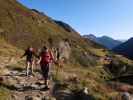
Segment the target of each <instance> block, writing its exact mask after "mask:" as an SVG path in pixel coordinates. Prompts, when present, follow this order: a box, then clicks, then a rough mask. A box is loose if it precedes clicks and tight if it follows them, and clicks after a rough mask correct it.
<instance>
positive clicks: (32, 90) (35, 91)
mask: <svg viewBox="0 0 133 100" xmlns="http://www.w3.org/2000/svg"><path fill="white" fill-rule="evenodd" d="M1 61H2V62H1V63H0V68H1V69H4V70H3V71H2V74H1V76H0V83H1V85H3V87H5V88H7V89H9V90H10V93H11V100H51V99H52V100H55V99H54V98H53V97H52V85H53V84H52V81H50V89H49V90H46V89H45V88H44V87H45V85H44V84H43V78H42V75H41V74H40V72H35V73H34V75H32V76H29V77H27V76H26V75H25V71H24V70H22V71H21V70H12V69H9V68H7V67H5V66H7V65H10V64H15V63H16V62H15V60H14V59H13V58H11V59H10V58H8V57H7V58H1Z"/></svg>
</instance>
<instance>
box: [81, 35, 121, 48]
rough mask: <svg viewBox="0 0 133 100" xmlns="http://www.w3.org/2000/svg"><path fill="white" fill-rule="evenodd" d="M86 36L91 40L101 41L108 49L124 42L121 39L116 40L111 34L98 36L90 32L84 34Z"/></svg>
mask: <svg viewBox="0 0 133 100" xmlns="http://www.w3.org/2000/svg"><path fill="white" fill-rule="evenodd" d="M84 37H85V38H88V39H90V40H93V41H95V42H96V43H99V44H101V45H103V46H105V47H106V48H108V49H112V48H114V47H116V46H118V45H120V44H121V43H122V42H121V41H119V40H115V39H113V38H111V37H109V36H106V35H104V36H101V37H96V36H95V35H93V34H89V35H84Z"/></svg>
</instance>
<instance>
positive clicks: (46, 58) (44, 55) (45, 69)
mask: <svg viewBox="0 0 133 100" xmlns="http://www.w3.org/2000/svg"><path fill="white" fill-rule="evenodd" d="M53 60H54V57H53V54H52V51H50V50H49V49H48V48H47V47H46V46H44V47H43V49H42V52H41V53H40V56H39V63H40V66H41V71H42V75H43V78H44V84H45V86H46V88H47V89H48V79H49V66H50V63H52V61H53Z"/></svg>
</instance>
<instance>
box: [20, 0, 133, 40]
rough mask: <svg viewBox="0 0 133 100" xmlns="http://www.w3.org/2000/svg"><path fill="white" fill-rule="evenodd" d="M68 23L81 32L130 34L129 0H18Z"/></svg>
mask: <svg viewBox="0 0 133 100" xmlns="http://www.w3.org/2000/svg"><path fill="white" fill-rule="evenodd" d="M18 1H19V2H21V3H23V4H24V5H25V6H27V7H29V8H34V9H37V10H39V11H41V12H44V13H46V14H47V15H48V16H50V17H52V18H54V19H57V20H62V21H64V22H66V23H68V24H70V25H71V26H72V27H73V28H75V29H76V30H77V31H78V32H80V33H81V34H95V35H96V36H101V35H107V36H110V37H113V38H115V39H128V38H130V37H133V0H18Z"/></svg>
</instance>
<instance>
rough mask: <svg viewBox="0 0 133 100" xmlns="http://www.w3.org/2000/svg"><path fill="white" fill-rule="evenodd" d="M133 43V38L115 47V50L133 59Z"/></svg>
mask: <svg viewBox="0 0 133 100" xmlns="http://www.w3.org/2000/svg"><path fill="white" fill-rule="evenodd" d="M132 45H133V38H131V39H129V40H128V41H126V42H124V43H123V44H121V45H119V46H117V47H115V48H114V49H113V51H114V52H116V53H118V54H121V55H124V56H125V57H127V58H130V59H133V46H132Z"/></svg>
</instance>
